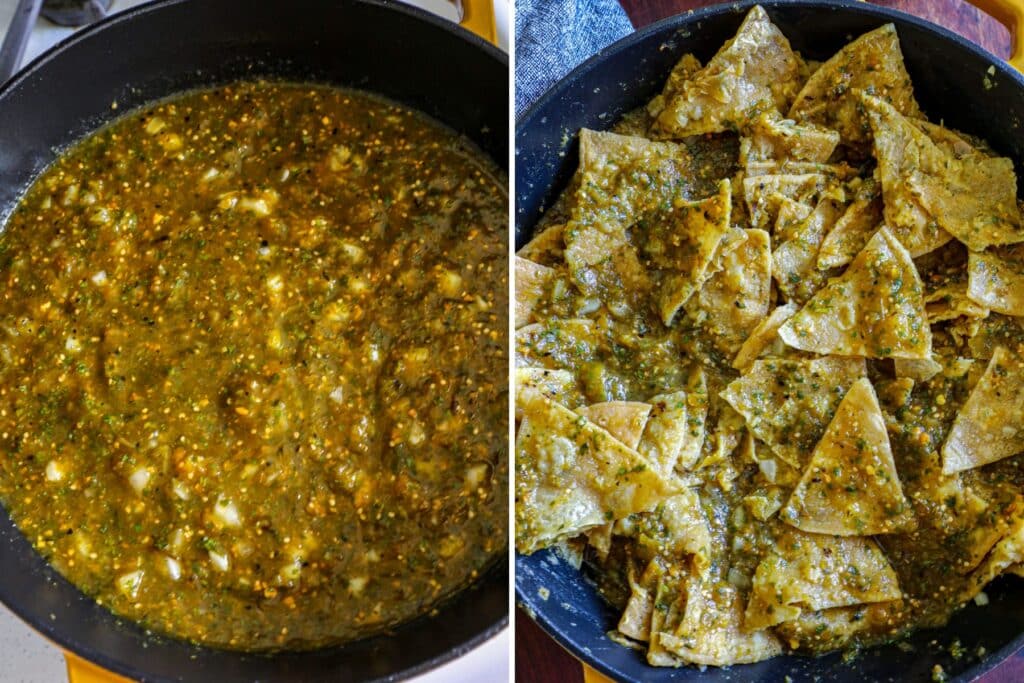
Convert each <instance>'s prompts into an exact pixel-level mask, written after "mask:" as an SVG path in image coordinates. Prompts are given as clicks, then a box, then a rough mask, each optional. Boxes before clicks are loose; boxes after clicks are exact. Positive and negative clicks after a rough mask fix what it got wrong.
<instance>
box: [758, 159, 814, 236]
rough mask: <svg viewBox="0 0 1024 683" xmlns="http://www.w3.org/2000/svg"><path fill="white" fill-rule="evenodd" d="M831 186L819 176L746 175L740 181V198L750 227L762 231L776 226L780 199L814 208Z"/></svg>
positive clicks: (807, 174) (780, 204)
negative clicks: (741, 190) (744, 206)
mask: <svg viewBox="0 0 1024 683" xmlns="http://www.w3.org/2000/svg"><path fill="white" fill-rule="evenodd" d="M830 182H831V181H830V180H829V178H828V176H826V175H824V174H822V173H804V174H800V175H789V174H787V175H759V176H750V175H747V176H746V177H745V178H743V197H744V199H745V200H746V203H747V214H748V215H749V216H750V227H752V228H758V229H760V230H765V229H767V228H770V227H772V226H773V225H775V222H776V220H777V218H778V216H779V210H780V208H781V206H782V204H783V202H782V199H783V198H786V199H791V200H793V201H794V202H798V203H801V204H807V205H809V206H812V207H813V206H814V204H815V201H816V199H817V197H818V196H819V195H820V194H821V193H822V192H824V191H825V189H826V188H827V187H829V184H830Z"/></svg>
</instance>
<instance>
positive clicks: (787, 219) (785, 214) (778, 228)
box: [772, 195, 816, 244]
mask: <svg viewBox="0 0 1024 683" xmlns="http://www.w3.org/2000/svg"><path fill="white" fill-rule="evenodd" d="M777 201H778V214H777V215H776V216H775V227H774V229H773V230H772V239H773V240H774V241H775V242H777V243H779V244H781V243H783V242H786V241H788V240H791V239H794V238H795V237H796V236H797V235H799V234H800V229H801V228H802V227H803V224H804V221H806V220H807V218H808V217H810V215H811V214H812V213H814V208H815V206H816V205H814V204H808V203H806V202H798V201H794V200H792V199H790V198H789V197H783V196H781V195H779V196H778V198H777Z"/></svg>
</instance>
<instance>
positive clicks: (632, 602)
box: [618, 560, 665, 642]
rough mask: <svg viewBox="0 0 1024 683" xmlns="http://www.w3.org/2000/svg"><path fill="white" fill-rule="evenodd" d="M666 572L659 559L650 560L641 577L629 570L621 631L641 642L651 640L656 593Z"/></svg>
mask: <svg viewBox="0 0 1024 683" xmlns="http://www.w3.org/2000/svg"><path fill="white" fill-rule="evenodd" d="M664 573H665V572H664V570H663V569H662V568H661V564H660V563H659V562H658V560H651V561H650V562H648V563H647V566H646V567H645V568H644V571H643V574H641V575H640V576H639V577H635V576H633V571H630V572H629V577H628V580H629V589H630V593H629V601H628V602H627V603H626V608H625V609H624V610H623V612H622V617H621V618H620V619H619V625H618V630H619V633H621V634H622V635H624V636H628V637H630V638H632V639H633V640H639V641H641V642H647V641H648V640H650V638H651V613H652V612H653V611H654V594H655V591H656V590H657V587H658V583H659V582H660V581H661V578H662V576H664Z"/></svg>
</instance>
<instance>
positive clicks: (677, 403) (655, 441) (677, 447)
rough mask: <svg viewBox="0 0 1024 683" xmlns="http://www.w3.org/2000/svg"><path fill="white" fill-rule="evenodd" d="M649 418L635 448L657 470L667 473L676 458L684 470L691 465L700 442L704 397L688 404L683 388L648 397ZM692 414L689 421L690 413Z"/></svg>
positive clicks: (702, 441)
mask: <svg viewBox="0 0 1024 683" xmlns="http://www.w3.org/2000/svg"><path fill="white" fill-rule="evenodd" d="M649 404H650V406H651V411H650V417H648V419H647V425H646V427H645V428H644V433H643V435H642V437H641V438H640V444H639V445H638V446H637V450H639V451H640V454H641V455H643V456H644V457H646V458H647V459H649V460H650V461H651V462H654V463H657V464H658V466H659V468H660V471H661V472H662V473H664V474H666V475H668V474H671V473H672V472H673V471H674V470H675V468H676V466H677V464H678V463H679V461H680V458H682V460H683V467H684V469H686V468H689V467H692V465H693V462H694V461H696V459H697V458H698V457H699V456H700V450H701V446H703V444H704V416H705V414H706V413H707V400H706V399H700V398H698V397H695V398H694V401H693V404H694V405H693V406H692V407H691V406H690V401H689V395H688V394H687V392H686V391H675V392H672V393H669V394H659V395H658V396H655V397H653V398H651V399H650V400H649ZM691 413H693V420H692V421H691V420H690V414H691Z"/></svg>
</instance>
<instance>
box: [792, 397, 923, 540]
mask: <svg viewBox="0 0 1024 683" xmlns="http://www.w3.org/2000/svg"><path fill="white" fill-rule="evenodd" d="M780 519H782V521H784V522H786V523H788V524H791V525H793V526H795V527H797V528H798V529H802V530H803V531H812V532H815V533H819V534H833V535H836V536H873V535H875V534H884V533H892V532H895V531H907V530H909V529H911V528H913V524H914V517H913V515H912V514H911V509H910V504H909V503H908V502H907V499H906V497H905V496H904V495H903V487H902V486H901V485H900V479H899V475H898V474H897V472H896V464H895V463H894V462H893V458H892V450H891V448H890V446H889V436H888V434H887V433H886V429H885V418H884V417H883V416H882V409H881V407H879V405H878V398H877V397H876V396H875V390H874V389H873V388H872V386H871V382H870V381H869V380H868V379H867V378H866V377H862V378H861V379H859V380H857V381H856V382H854V383H853V386H852V387H850V390H849V391H848V392H846V396H845V397H843V401H842V403H840V404H839V408H837V409H836V414H835V416H834V417H833V418H832V421H831V422H830V423H829V425H828V428H827V429H826V430H825V434H824V435H823V436H822V437H821V441H819V442H818V445H817V446H816V447H815V448H814V454H813V455H812V456H811V461H810V463H808V465H807V469H806V470H805V471H804V474H803V476H802V477H801V479H800V483H799V484H798V485H797V487H796V489H795V490H794V491H793V493H792V495H791V496H790V498H789V501H788V502H787V503H786V505H785V506H784V507H783V508H782V511H781V512H780Z"/></svg>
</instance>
